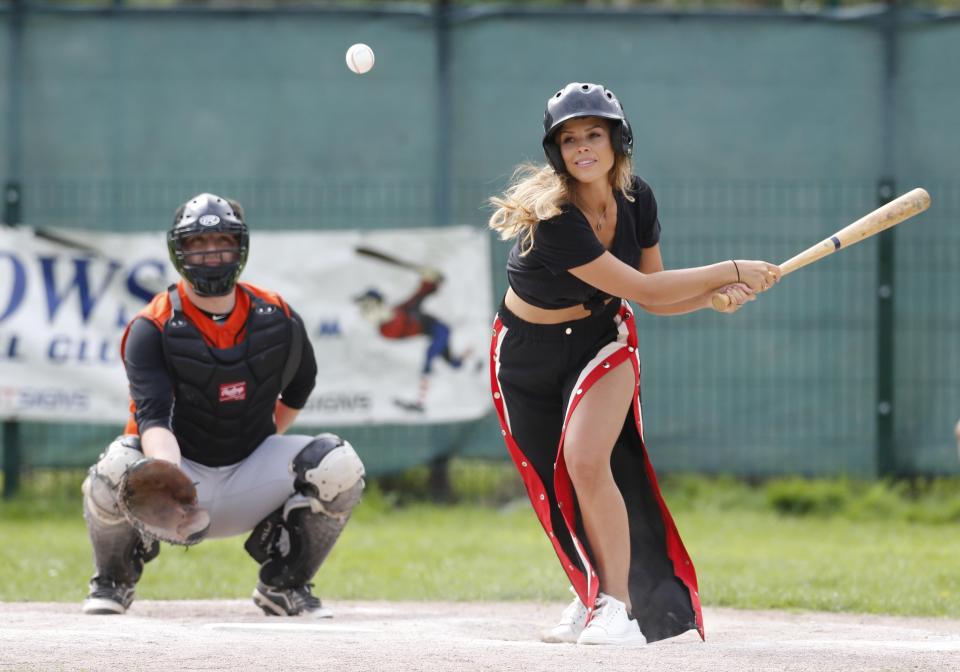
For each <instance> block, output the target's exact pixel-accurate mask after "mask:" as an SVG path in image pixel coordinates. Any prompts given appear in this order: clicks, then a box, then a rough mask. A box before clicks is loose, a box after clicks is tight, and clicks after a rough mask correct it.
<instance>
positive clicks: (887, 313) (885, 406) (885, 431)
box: [877, 180, 900, 476]
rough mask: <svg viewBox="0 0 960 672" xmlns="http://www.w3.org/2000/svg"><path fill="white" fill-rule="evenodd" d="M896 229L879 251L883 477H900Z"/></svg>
mask: <svg viewBox="0 0 960 672" xmlns="http://www.w3.org/2000/svg"><path fill="white" fill-rule="evenodd" d="M895 193H896V192H895V190H894V182H893V180H881V181H880V184H879V185H878V187H877V201H878V203H879V205H883V204H884V203H888V202H890V201H891V200H892V199H893V197H894V195H895ZM894 236H895V233H894V229H888V230H886V231H884V232H883V233H881V234H880V240H879V246H878V250H877V472H878V475H880V476H897V475H899V470H900V469H899V466H898V461H897V454H896V444H895V441H894V429H895V428H894V423H893V417H894V416H893V409H894V406H893V403H894V387H895V386H894V376H895V373H896V372H895V371H894V367H895V364H896V357H895V355H896V353H895V351H894V331H895V329H896V323H895V317H894V312H893V294H894V292H893V288H894V259H895V252H896V247H895V246H894Z"/></svg>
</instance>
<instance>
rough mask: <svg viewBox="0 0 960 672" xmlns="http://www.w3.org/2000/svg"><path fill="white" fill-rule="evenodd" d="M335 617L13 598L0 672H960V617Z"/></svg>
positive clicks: (1, 633) (2, 627) (428, 608)
mask: <svg viewBox="0 0 960 672" xmlns="http://www.w3.org/2000/svg"><path fill="white" fill-rule="evenodd" d="M328 606H330V607H332V608H333V609H335V612H336V617H335V618H333V619H330V620H317V621H312V620H306V619H302V618H294V619H280V618H276V617H267V616H263V615H262V614H261V613H260V612H259V610H258V609H256V607H254V606H253V604H252V603H251V602H249V601H240V600H230V601H225V600H220V601H183V602H173V601H170V602H166V601H149V600H145V601H138V602H135V603H134V605H133V607H132V608H131V610H130V611H129V612H128V613H127V614H126V615H125V616H85V615H83V614H81V613H80V605H79V604H76V603H72V604H55V603H0V670H4V671H6V670H110V671H111V672H118V671H121V670H149V671H150V672H158V671H159V670H178V671H186V670H242V671H250V672H252V671H253V670H319V671H321V672H328V671H333V670H337V671H339V670H358V671H359V670H363V671H364V672H368V671H374V672H387V671H390V672H392V671H393V670H417V671H420V670H423V671H430V672H434V671H436V672H439V671H441V670H442V671H444V672H446V671H449V670H497V671H502V672H513V671H517V672H533V671H535V670H551V671H554V670H577V671H579V670H591V669H592V670H603V671H612V670H631V671H639V670H644V671H647V670H669V671H671V672H675V671H676V672H698V671H704V672H707V671H709V672H741V671H749V672H753V671H761V670H777V671H797V672H801V671H802V672H820V671H827V670H830V671H833V670H850V671H856V672H870V671H874V670H891V671H893V670H897V671H901V670H911V671H915V670H944V671H945V672H946V671H948V670H949V671H950V672H956V671H957V670H960V621H957V620H941V619H924V618H894V617H880V616H859V615H849V614H825V613H810V612H799V613H788V612H779V611H739V610H733V609H706V610H705V611H704V621H705V623H706V629H707V641H706V642H701V641H700V638H699V637H698V636H697V635H696V633H693V632H689V633H686V634H684V635H682V636H680V637H676V638H674V639H671V640H667V641H663V642H657V643H655V644H651V645H648V646H645V647H641V648H635V649H616V648H606V647H600V648H597V647H582V646H576V645H573V644H543V643H540V642H539V641H538V633H539V631H540V629H541V628H542V627H543V626H545V625H547V624H550V623H551V622H552V621H553V620H554V619H555V618H556V617H557V616H558V615H559V613H560V611H561V610H562V609H563V606H564V605H562V604H536V603H522V602H511V603H489V602H485V603H438V602H331V603H330V604H329V605H328Z"/></svg>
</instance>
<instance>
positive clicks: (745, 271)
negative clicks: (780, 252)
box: [734, 259, 780, 292]
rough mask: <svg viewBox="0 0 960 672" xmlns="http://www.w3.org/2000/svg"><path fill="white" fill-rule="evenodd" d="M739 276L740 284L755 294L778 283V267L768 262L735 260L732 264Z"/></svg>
mask: <svg viewBox="0 0 960 672" xmlns="http://www.w3.org/2000/svg"><path fill="white" fill-rule="evenodd" d="M734 263H735V264H736V266H737V271H738V272H739V274H740V282H742V283H743V284H745V285H747V286H748V287H749V288H750V289H752V290H753V291H755V292H764V291H766V290H768V289H770V288H771V287H772V286H773V285H774V284H775V283H777V282H780V267H779V266H777V265H776V264H771V263H770V262H768V261H752V260H747V259H737V260H736V261H735V262H734Z"/></svg>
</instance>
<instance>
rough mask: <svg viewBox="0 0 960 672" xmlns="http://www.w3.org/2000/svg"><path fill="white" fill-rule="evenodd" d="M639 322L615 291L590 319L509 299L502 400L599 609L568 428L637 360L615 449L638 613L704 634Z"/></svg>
mask: <svg viewBox="0 0 960 672" xmlns="http://www.w3.org/2000/svg"><path fill="white" fill-rule="evenodd" d="M634 322H635V320H634V315H633V311H632V310H631V308H630V305H629V304H628V303H627V302H626V301H617V300H613V301H611V302H610V303H609V304H607V305H606V306H604V307H602V308H601V309H600V310H599V311H597V312H596V313H594V314H593V315H591V316H590V317H587V318H584V319H582V320H574V321H571V322H563V323H561V324H549V325H543V324H531V323H529V322H525V321H523V320H521V319H520V318H518V317H517V316H516V315H514V314H512V313H511V312H510V311H509V310H507V309H506V307H504V306H502V305H501V307H500V310H499V312H498V314H497V317H496V319H495V320H494V323H493V341H492V345H491V348H490V386H491V390H492V393H493V403H494V406H495V407H496V409H497V414H498V415H499V417H500V428H501V431H502V434H503V438H504V440H505V442H506V444H507V450H508V451H509V452H510V456H511V457H512V458H513V462H514V464H515V465H516V467H517V469H518V470H519V471H520V476H521V477H522V479H523V483H524V485H525V486H526V489H527V494H528V496H529V497H530V501H531V502H532V504H533V508H534V511H535V512H536V514H537V518H538V519H539V520H540V524H541V525H542V526H543V529H544V531H545V532H546V533H547V536H548V537H549V539H550V542H551V543H552V544H553V548H554V550H555V551H556V553H557V557H558V558H559V560H560V563H561V565H562V566H563V570H564V571H565V572H566V574H567V576H568V577H569V579H570V583H571V584H572V585H573V588H574V590H576V592H577V595H578V596H579V597H580V600H581V601H582V602H583V603H584V604H585V605H587V607H588V609H590V613H591V614H592V609H593V605H594V602H595V600H596V597H597V593H598V592H599V581H598V577H597V574H596V570H595V569H594V567H595V562H594V558H593V554H592V553H591V550H590V544H589V541H588V539H587V535H586V533H585V532H584V528H583V520H582V518H581V516H580V513H579V507H578V504H577V497H576V493H575V492H574V489H573V484H572V483H571V481H570V476H569V474H568V473H567V468H566V465H565V463H564V458H563V441H564V432H565V429H566V426H567V424H568V422H569V420H570V418H571V416H572V414H573V412H574V410H575V409H576V408H577V404H578V403H579V402H580V400H581V399H582V398H583V396H584V395H585V394H588V393H589V390H590V388H591V386H592V385H593V384H594V383H596V382H597V381H598V380H599V379H600V378H602V377H603V376H604V375H605V374H606V373H607V372H609V371H611V370H613V369H614V368H615V367H617V366H632V367H633V371H634V377H635V379H636V382H637V386H636V394H635V395H634V397H633V404H632V412H631V413H628V414H627V416H626V417H625V418H624V423H623V428H622V429H621V431H620V435H619V437H618V438H617V442H616V445H615V446H614V448H613V453H612V454H611V457H610V463H611V469H612V471H613V476H614V480H615V481H616V483H617V485H618V487H619V488H620V492H621V493H622V495H623V499H624V502H625V503H626V507H627V517H628V520H629V527H630V539H629V543H630V570H629V577H628V589H629V591H630V600H631V602H632V603H633V616H634V618H636V619H637V622H638V623H639V624H640V629H641V630H642V631H643V634H644V636H645V637H646V639H647V641H648V642H653V641H657V640H661V639H666V638H667V637H673V636H675V635H679V634H681V633H683V632H686V631H687V630H692V629H696V630H697V631H698V632H699V633H700V636H701V637H703V636H704V635H703V615H702V613H701V609H700V596H699V594H698V593H697V576H696V572H695V571H694V568H693V563H692V562H691V561H690V556H689V554H688V553H687V551H686V549H685V548H684V546H683V542H682V541H681V539H680V534H679V533H678V532H677V528H676V525H674V522H673V518H672V517H671V516H670V511H669V510H668V509H667V505H666V504H665V503H664V501H663V497H662V496H661V494H660V488H659V486H658V485H657V477H656V474H655V473H654V471H653V466H652V465H651V464H650V460H649V458H648V456H647V450H646V447H645V446H644V443H643V420H642V417H641V413H640V359H639V356H638V353H637V330H636V325H635V324H634Z"/></svg>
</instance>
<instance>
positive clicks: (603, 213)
mask: <svg viewBox="0 0 960 672" xmlns="http://www.w3.org/2000/svg"><path fill="white" fill-rule="evenodd" d="M575 205H576V206H577V207H578V208H579V209H580V212H582V213H583V216H584V217H586V218H587V222H590V226H592V227H593V230H594V231H596V232H597V233H600V231H602V230H603V225H604V224H606V220H607V208H608V206H607V205H604V206H603V208H602V209H600V210H598V211H597V212H596V213H595V214H593V217H592V219H593V220H595V221H596V223H595V224H594V223H593V222H591V214H592V213H590V212H589V211H588V210H587V209H586V208H585V207H583V206H582V205H580V204H579V203H575Z"/></svg>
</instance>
